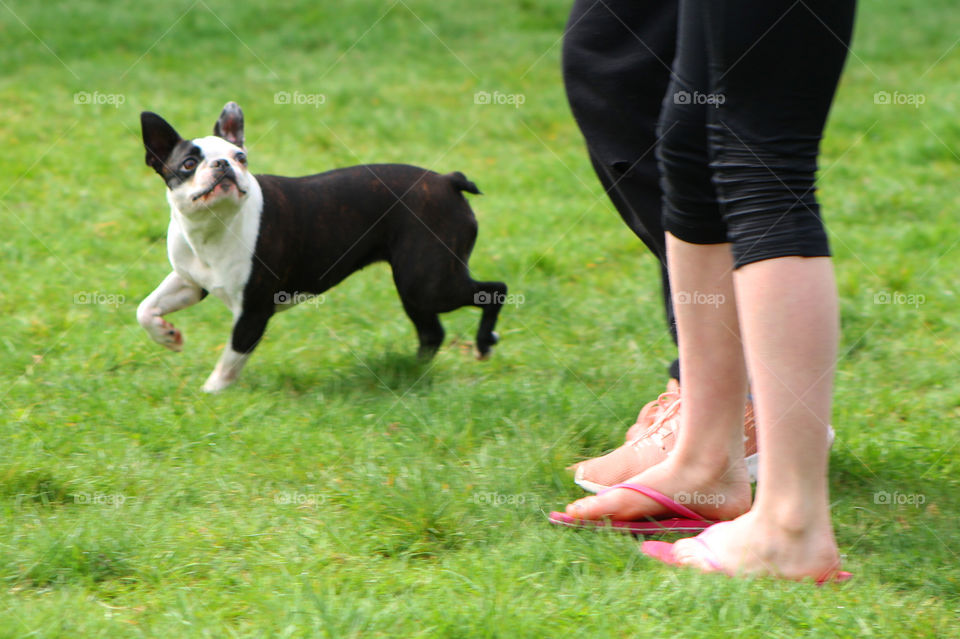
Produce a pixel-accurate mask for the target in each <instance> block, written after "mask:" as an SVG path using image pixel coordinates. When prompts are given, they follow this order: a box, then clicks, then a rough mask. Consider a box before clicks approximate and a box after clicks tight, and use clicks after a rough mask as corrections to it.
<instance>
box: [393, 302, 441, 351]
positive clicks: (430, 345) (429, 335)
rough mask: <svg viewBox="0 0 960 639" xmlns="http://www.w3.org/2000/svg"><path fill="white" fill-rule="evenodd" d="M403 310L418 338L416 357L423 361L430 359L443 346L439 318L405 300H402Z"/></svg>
mask: <svg viewBox="0 0 960 639" xmlns="http://www.w3.org/2000/svg"><path fill="white" fill-rule="evenodd" d="M403 310H405V311H406V312H407V316H408V317H409V318H410V321H411V322H413V325H414V326H415V327H416V329H417V337H418V338H420V348H419V349H418V350H417V357H419V358H420V359H424V360H427V359H430V358H432V357H433V356H434V355H436V353H437V351H438V350H439V349H440V345H441V344H443V337H444V330H443V325H442V324H441V323H440V318H439V317H438V316H437V314H436V313H433V312H430V311H425V310H421V309H420V308H417V307H416V306H413V305H412V304H410V303H409V302H408V301H407V300H403Z"/></svg>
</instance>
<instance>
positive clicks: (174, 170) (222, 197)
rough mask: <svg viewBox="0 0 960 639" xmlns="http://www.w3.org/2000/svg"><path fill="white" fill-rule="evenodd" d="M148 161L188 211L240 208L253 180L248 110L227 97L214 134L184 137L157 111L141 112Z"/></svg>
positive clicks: (173, 202) (181, 208) (175, 203)
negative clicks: (247, 138)
mask: <svg viewBox="0 0 960 639" xmlns="http://www.w3.org/2000/svg"><path fill="white" fill-rule="evenodd" d="M140 126H141V128H142V130H143V145H144V147H146V150H147V166H151V167H153V169H154V170H155V171H156V172H157V173H159V174H160V177H162V178H163V180H164V182H166V183H167V188H168V189H169V192H168V199H169V200H170V203H171V205H172V206H174V207H175V208H176V209H177V210H178V211H180V212H181V213H182V214H184V215H188V216H189V215H191V214H195V213H201V212H203V211H206V210H209V209H223V208H227V209H239V208H240V207H241V206H243V203H244V202H245V201H246V198H247V194H248V193H249V192H250V189H251V186H252V184H253V182H254V178H253V176H252V175H251V174H250V172H249V170H247V153H246V149H245V148H244V145H243V111H241V110H240V107H239V106H238V105H237V103H236V102H228V103H227V104H226V106H224V107H223V111H222V112H221V113H220V118H219V119H218V120H217V123H216V124H215V125H214V127H213V135H212V136H207V137H203V138H196V139H194V140H184V139H183V138H182V137H180V134H179V133H177V132H176V130H175V129H174V128H173V127H172V126H170V125H169V124H168V123H167V121H166V120H164V119H163V118H161V117H160V116H159V115H157V114H156V113H151V112H149V111H144V112H143V113H141V114H140Z"/></svg>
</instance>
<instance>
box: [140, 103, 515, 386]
mask: <svg viewBox="0 0 960 639" xmlns="http://www.w3.org/2000/svg"><path fill="white" fill-rule="evenodd" d="M140 122H141V126H142V129H143V143H144V146H145V147H146V150H147V165H148V166H151V167H153V168H154V169H155V170H156V171H157V173H159V174H160V176H161V177H162V178H163V180H164V182H166V185H167V201H168V202H169V203H170V227H169V230H168V233H167V253H168V255H169V257H170V263H171V264H172V265H173V272H172V273H170V275H168V276H167V277H166V279H165V280H163V282H162V283H161V284H160V286H158V287H157V289H156V290H155V291H153V293H151V294H150V295H149V296H148V297H147V298H146V299H145V300H144V301H143V303H141V304H140V306H139V308H138V309H137V320H138V321H139V322H140V325H141V326H143V328H144V329H146V331H147V333H149V335H150V337H151V338H153V340H154V341H156V342H158V343H160V344H162V345H163V346H165V347H167V348H169V349H170V350H173V351H180V350H181V349H182V348H183V334H182V333H181V332H180V331H179V330H178V329H176V328H175V327H174V326H173V325H172V324H170V323H169V322H167V321H166V320H165V319H164V316H166V315H168V314H170V313H173V312H174V311H178V310H180V309H182V308H186V307H187V306H190V305H192V304H196V303H197V302H199V301H200V300H202V299H203V298H204V297H206V296H207V295H208V294H209V293H212V294H213V295H215V296H216V297H219V298H220V299H222V300H223V301H224V303H226V305H227V306H228V307H229V309H230V311H231V312H232V313H233V332H232V335H231V338H230V341H229V343H228V344H227V345H226V347H225V348H224V351H223V355H222V357H221V358H220V361H219V362H218V363H217V366H216V368H215V369H214V371H213V373H212V374H211V375H210V377H209V378H208V379H207V381H206V383H205V384H204V385H203V390H205V391H207V392H217V391H220V390H222V389H224V388H226V387H227V386H229V385H230V384H231V383H232V382H233V381H234V380H236V378H237V376H238V375H239V373H240V370H241V369H242V368H243V365H244V364H245V363H246V361H247V359H248V358H249V357H250V354H251V353H252V352H253V349H254V348H256V346H257V343H258V342H259V341H260V338H261V337H262V336H263V333H264V330H265V329H266V327H267V322H268V321H269V320H270V317H271V316H273V314H274V313H276V312H277V311H279V310H284V309H285V308H289V307H290V306H292V305H293V304H295V303H297V302H300V301H303V300H304V299H307V298H308V296H310V295H317V294H320V293H322V292H324V291H325V290H327V289H329V288H330V287H332V286H334V285H336V284H337V283H339V282H340V281H341V280H343V279H344V278H346V277H347V276H348V275H350V274H351V273H353V272H354V271H357V270H359V269H361V268H363V267H364V266H366V265H368V264H371V263H373V262H377V261H381V260H383V261H387V262H389V263H390V266H391V268H392V269H393V280H394V282H395V284H396V286H397V291H398V292H399V293H400V300H401V301H402V302H403V308H404V310H406V312H407V315H408V316H409V317H410V319H411V320H412V321H413V324H414V326H415V327H416V329H417V334H418V336H419V338H420V350H419V354H420V356H421V357H431V356H432V355H433V354H434V353H435V352H436V351H437V349H438V348H439V347H440V345H441V343H442V342H443V336H444V331H443V326H442V325H441V324H440V319H439V318H438V316H437V314H438V313H445V312H448V311H452V310H454V309H457V308H460V307H462V306H478V307H480V308H481V309H483V315H482V318H481V320H480V328H479V330H478V331H477V350H478V351H479V355H480V357H486V356H487V355H489V354H490V350H491V348H492V347H493V345H494V344H496V343H497V334H496V333H495V332H494V331H493V329H494V326H495V324H496V321H497V315H498V314H499V312H500V307H501V306H502V304H503V301H504V296H505V295H506V291H507V287H506V285H505V284H504V283H502V282H475V281H474V280H473V279H471V278H470V273H469V270H468V267H467V260H468V259H469V257H470V252H471V250H472V249H473V244H474V241H475V240H476V236H477V221H476V218H475V217H474V215H473V211H472V210H471V209H470V205H469V204H467V201H466V199H465V198H464V197H463V194H462V192H463V191H466V192H468V193H479V191H478V190H477V187H476V186H475V185H474V184H473V183H472V182H470V181H469V180H467V178H466V177H465V176H464V175H463V174H462V173H449V174H447V175H440V174H437V173H434V172H433V171H428V170H426V169H422V168H418V167H414V166H408V165H403V164H371V165H362V166H355V167H350V168H345V169H337V170H333V171H329V172H326V173H321V174H319V175H311V176H308V177H300V178H288V177H279V176H275V175H256V176H254V175H253V174H251V173H250V172H249V171H248V169H247V154H246V151H245V150H244V141H243V112H242V111H241V110H240V107H239V106H237V104H236V103H234V102H229V103H227V105H226V106H225V107H224V108H223V112H222V113H221V114H220V118H219V119H218V120H217V123H216V125H215V126H214V129H213V132H214V135H213V136H209V137H202V138H197V139H194V140H185V139H183V138H181V137H180V135H179V134H178V133H177V132H176V131H175V130H174V129H173V127H171V126H170V125H169V124H167V122H166V121H165V120H164V119H163V118H161V117H160V116H158V115H156V114H155V113H150V112H144V113H142V114H141V116H140Z"/></svg>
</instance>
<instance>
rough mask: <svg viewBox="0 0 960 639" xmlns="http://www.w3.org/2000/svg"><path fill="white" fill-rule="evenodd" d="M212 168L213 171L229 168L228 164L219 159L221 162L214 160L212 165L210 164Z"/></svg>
mask: <svg viewBox="0 0 960 639" xmlns="http://www.w3.org/2000/svg"><path fill="white" fill-rule="evenodd" d="M212 166H213V168H215V169H225V168H227V167H228V166H230V163H229V162H227V161H226V160H223V159H221V160H214V161H213V163H212Z"/></svg>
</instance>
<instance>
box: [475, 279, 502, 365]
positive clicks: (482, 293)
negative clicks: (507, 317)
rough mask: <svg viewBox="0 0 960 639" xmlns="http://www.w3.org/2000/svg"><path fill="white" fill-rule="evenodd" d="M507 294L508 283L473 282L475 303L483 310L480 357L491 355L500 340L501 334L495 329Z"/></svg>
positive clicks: (478, 339) (479, 343) (479, 333)
mask: <svg viewBox="0 0 960 639" xmlns="http://www.w3.org/2000/svg"><path fill="white" fill-rule="evenodd" d="M506 296H507V285H506V284H504V283H503V282H473V305H474V306H477V307H479V308H481V309H482V310H483V315H482V316H481V317H480V327H479V328H478V329H477V353H478V354H479V356H480V359H486V358H488V357H490V351H491V349H492V348H493V346H494V344H496V343H497V342H499V341H500V336H499V335H497V333H496V332H495V331H494V330H493V329H494V328H496V325H497V317H498V316H499V315H500V308H501V307H502V306H503V302H504V300H505V298H506Z"/></svg>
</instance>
